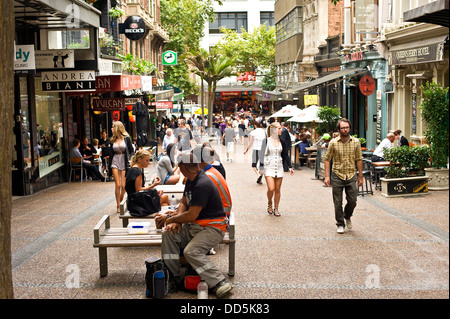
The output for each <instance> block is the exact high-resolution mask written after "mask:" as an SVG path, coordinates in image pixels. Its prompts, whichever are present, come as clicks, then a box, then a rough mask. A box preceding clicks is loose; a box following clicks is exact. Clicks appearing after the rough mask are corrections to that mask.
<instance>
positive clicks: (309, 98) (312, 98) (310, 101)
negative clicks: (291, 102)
mask: <svg viewBox="0 0 450 319" xmlns="http://www.w3.org/2000/svg"><path fill="white" fill-rule="evenodd" d="M304 99H305V105H317V95H304Z"/></svg>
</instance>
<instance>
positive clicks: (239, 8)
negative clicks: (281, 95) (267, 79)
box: [200, 0, 275, 114]
mask: <svg viewBox="0 0 450 319" xmlns="http://www.w3.org/2000/svg"><path fill="white" fill-rule="evenodd" d="M274 3H275V0H224V1H223V5H219V4H217V3H215V4H214V12H215V14H216V19H215V21H214V22H212V23H206V25H205V31H204V33H205V36H204V38H203V39H202V41H201V42H200V46H201V47H202V48H204V49H206V50H208V51H209V49H210V48H211V47H214V46H215V45H217V44H218V43H219V41H220V40H221V39H222V38H223V37H224V34H223V33H221V32H220V29H221V28H222V27H226V28H227V29H231V30H236V31H237V32H238V33H240V32H241V28H244V29H245V30H246V31H247V32H252V31H253V30H254V29H255V28H257V27H258V26H260V25H261V24H264V23H267V24H268V25H269V26H274V25H275V17H274ZM259 82H260V79H257V80H256V81H248V82H247V83H246V85H243V83H242V82H241V81H239V80H238V78H237V77H236V76H233V77H228V78H225V79H222V80H221V81H219V82H218V84H217V90H216V93H215V94H216V101H215V105H217V106H218V107H219V112H223V113H225V114H229V113H231V112H232V111H233V109H234V107H235V106H236V104H238V106H237V107H238V108H239V109H240V108H244V109H248V108H249V107H254V106H255V105H256V93H257V92H260V91H261V87H260V85H259Z"/></svg>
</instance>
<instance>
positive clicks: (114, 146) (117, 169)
mask: <svg viewBox="0 0 450 319" xmlns="http://www.w3.org/2000/svg"><path fill="white" fill-rule="evenodd" d="M111 131H112V137H111V146H110V152H109V153H110V154H111V155H110V157H109V169H110V171H111V172H112V175H113V177H114V183H115V195H116V203H117V212H119V207H120V202H121V201H122V200H123V196H124V195H125V172H126V169H127V168H128V167H130V163H129V160H130V158H131V156H132V155H133V153H134V148H133V144H132V142H131V138H130V136H129V135H128V133H127V131H126V130H125V127H124V126H123V124H122V122H120V121H115V122H113V125H112V127H111Z"/></svg>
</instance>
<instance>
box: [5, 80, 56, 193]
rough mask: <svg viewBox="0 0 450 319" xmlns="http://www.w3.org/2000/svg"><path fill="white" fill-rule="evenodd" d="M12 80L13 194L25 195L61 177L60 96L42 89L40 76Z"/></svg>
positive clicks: (53, 182) (51, 183)
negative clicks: (14, 96) (13, 98)
mask: <svg viewBox="0 0 450 319" xmlns="http://www.w3.org/2000/svg"><path fill="white" fill-rule="evenodd" d="M16 83H17V84H18V85H17V86H18V88H17V89H16V94H17V95H19V96H20V97H17V96H16V105H15V114H16V116H15V118H16V124H15V133H16V138H15V139H14V150H15V152H13V165H12V174H13V194H14V195H29V194H32V193H34V192H36V191H38V190H41V189H44V188H46V187H48V186H51V185H55V184H57V183H60V182H61V181H62V179H63V174H62V171H61V170H60V169H59V168H61V167H63V166H64V162H65V160H64V147H63V145H64V141H63V137H64V136H63V135H64V133H63V132H64V127H63V120H62V106H61V97H60V93H54V92H43V91H42V81H41V78H40V77H34V76H20V77H18V78H17V79H16Z"/></svg>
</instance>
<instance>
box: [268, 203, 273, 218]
mask: <svg viewBox="0 0 450 319" xmlns="http://www.w3.org/2000/svg"><path fill="white" fill-rule="evenodd" d="M267 213H269V214H270V215H272V214H273V209H272V203H269V204H268V205H267Z"/></svg>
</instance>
